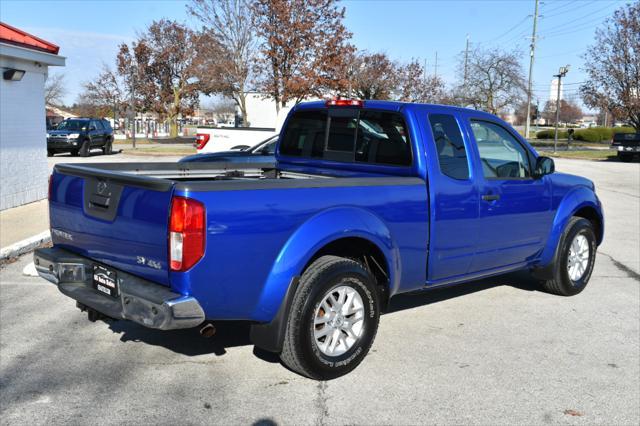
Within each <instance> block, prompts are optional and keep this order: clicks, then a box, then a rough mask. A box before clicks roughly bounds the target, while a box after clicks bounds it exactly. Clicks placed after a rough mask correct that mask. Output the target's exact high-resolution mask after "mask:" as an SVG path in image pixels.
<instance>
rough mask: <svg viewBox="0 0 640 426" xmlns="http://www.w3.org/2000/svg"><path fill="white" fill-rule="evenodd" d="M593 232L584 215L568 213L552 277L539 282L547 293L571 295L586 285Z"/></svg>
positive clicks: (591, 262)
mask: <svg viewBox="0 0 640 426" xmlns="http://www.w3.org/2000/svg"><path fill="white" fill-rule="evenodd" d="M596 248H597V246H596V236H595V232H594V231H593V225H592V224H591V222H589V221H588V220H587V219H584V218H581V217H572V218H571V220H569V223H568V224H567V227H566V228H565V231H564V234H563V235H562V237H561V238H560V243H559V246H558V254H557V258H556V261H555V264H554V270H553V278H552V279H550V280H546V281H543V282H542V287H543V288H544V289H545V290H546V291H548V292H549V293H553V294H559V295H561V296H573V295H575V294H578V293H580V292H581V291H582V290H584V288H585V287H586V286H587V283H588V282H589V279H590V278H591V273H592V272H593V265H594V263H595V260H596Z"/></svg>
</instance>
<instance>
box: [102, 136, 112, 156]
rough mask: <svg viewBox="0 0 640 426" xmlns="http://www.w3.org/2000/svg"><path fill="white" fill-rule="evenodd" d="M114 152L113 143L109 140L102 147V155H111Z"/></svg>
mask: <svg viewBox="0 0 640 426" xmlns="http://www.w3.org/2000/svg"><path fill="white" fill-rule="evenodd" d="M112 150H113V141H112V140H111V139H109V140H107V141H106V142H105V143H104V146H103V147H102V153H103V154H105V155H109V154H111V151H112Z"/></svg>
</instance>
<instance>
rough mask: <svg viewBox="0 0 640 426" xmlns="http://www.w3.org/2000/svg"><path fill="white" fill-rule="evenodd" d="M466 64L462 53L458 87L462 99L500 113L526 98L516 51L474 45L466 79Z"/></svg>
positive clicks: (459, 98)
mask: <svg viewBox="0 0 640 426" xmlns="http://www.w3.org/2000/svg"><path fill="white" fill-rule="evenodd" d="M464 64H465V62H464V58H463V57H461V58H460V61H459V64H458V74H459V77H460V80H461V83H460V84H458V86H457V87H456V97H457V98H458V102H459V103H462V104H463V105H470V106H472V107H474V108H476V109H480V110H484V111H487V112H490V113H492V114H499V113H500V112H502V111H504V110H505V109H507V108H510V107H515V106H516V105H517V104H518V102H519V101H521V100H522V98H523V95H524V93H525V80H524V74H523V72H522V65H521V64H520V60H519V59H518V55H517V53H516V52H505V51H502V50H500V49H482V48H480V47H476V48H474V49H472V50H471V51H470V52H469V55H468V61H467V68H466V69H467V72H466V75H467V78H466V80H464V79H463V76H464V75H465V66H464Z"/></svg>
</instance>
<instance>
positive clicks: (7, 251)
mask: <svg viewBox="0 0 640 426" xmlns="http://www.w3.org/2000/svg"><path fill="white" fill-rule="evenodd" d="M49 238H50V236H49V208H48V202H47V200H41V201H36V202H35V203H29V204H25V205H23V206H19V207H14V208H12V209H7V210H3V211H1V212H0V249H1V250H0V252H1V255H0V258H1V259H5V258H8V257H14V256H17V255H19V254H21V253H24V252H26V251H28V250H30V249H32V248H34V247H36V246H38V245H40V244H41V243H42V242H45V241H48V240H49Z"/></svg>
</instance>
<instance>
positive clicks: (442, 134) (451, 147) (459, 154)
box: [429, 114, 469, 179]
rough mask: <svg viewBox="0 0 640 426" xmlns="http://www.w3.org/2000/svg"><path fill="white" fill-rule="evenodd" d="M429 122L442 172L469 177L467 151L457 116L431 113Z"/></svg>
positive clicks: (464, 177) (462, 177)
mask: <svg viewBox="0 0 640 426" xmlns="http://www.w3.org/2000/svg"><path fill="white" fill-rule="evenodd" d="M429 123H430V124H431V131H432V132H433V140H434V141H435V144H436V150H437V151H438V163H439V164H440V171H441V172H442V174H444V175H446V176H449V177H451V178H454V179H469V162H468V160H467V151H466V149H465V147H464V142H463V140H462V133H461V132H460V127H459V126H458V122H457V121H456V119H455V117H454V116H452V115H449V114H431V115H429Z"/></svg>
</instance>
